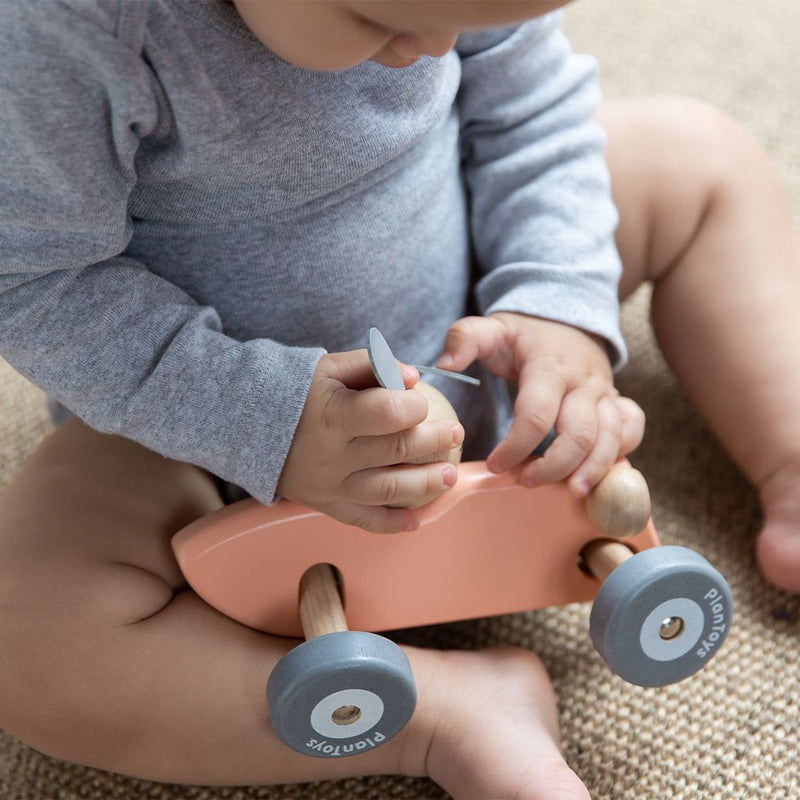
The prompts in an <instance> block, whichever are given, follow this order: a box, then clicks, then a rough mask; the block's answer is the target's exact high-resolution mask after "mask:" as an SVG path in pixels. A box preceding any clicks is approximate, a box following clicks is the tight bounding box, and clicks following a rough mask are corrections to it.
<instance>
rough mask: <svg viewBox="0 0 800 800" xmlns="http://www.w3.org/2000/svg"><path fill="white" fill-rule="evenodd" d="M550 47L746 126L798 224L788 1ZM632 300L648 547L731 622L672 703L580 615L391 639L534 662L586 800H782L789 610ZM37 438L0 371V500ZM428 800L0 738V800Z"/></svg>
mask: <svg viewBox="0 0 800 800" xmlns="http://www.w3.org/2000/svg"><path fill="white" fill-rule="evenodd" d="M567 29H568V31H569V32H570V34H571V36H572V39H573V42H574V43H575V45H576V48H577V49H580V50H585V51H592V52H594V53H596V54H597V55H598V57H599V59H600V62H601V66H602V71H603V77H604V83H605V87H606V94H607V95H608V96H621V95H629V94H640V93H652V92H670V93H676V92H677V93H688V94H692V95H694V96H698V97H702V98H705V99H707V100H710V101H712V102H714V103H715V104H717V105H719V106H722V107H723V108H725V109H726V110H728V111H729V112H730V113H732V114H733V115H734V116H736V117H737V118H738V119H740V120H741V121H742V122H743V123H745V125H746V126H747V127H748V128H749V129H750V130H751V132H752V133H753V134H754V135H755V136H756V137H757V138H758V139H759V140H760V141H761V142H762V143H763V144H764V146H765V147H767V148H768V149H769V151H770V152H771V153H772V155H773V157H774V159H775V161H776V163H777V165H778V167H779V170H780V171H781V174H782V175H783V177H784V179H785V181H786V184H787V187H788V189H789V192H790V196H791V199H792V202H793V207H794V210H795V215H796V217H797V218H798V219H800V102H798V101H799V100H800V92H799V91H798V88H797V85H796V81H797V76H798V75H800V48H799V47H798V44H800V3H798V2H797V0H769V2H766V3H755V2H753V1H752V0H670V1H669V2H666V0H583V2H581V3H579V4H578V5H577V6H575V7H574V8H572V9H571V10H570V11H569V13H568V19H567ZM647 299H648V298H647V294H646V292H640V293H639V294H638V295H637V296H636V297H635V298H634V299H633V301H632V302H630V303H628V305H627V307H626V308H625V310H624V325H625V330H626V333H627V336H628V339H629V342H630V345H631V350H632V364H631V366H630V367H629V368H628V369H627V370H626V371H625V373H624V374H623V375H622V376H621V379H620V383H621V385H622V388H623V390H624V391H625V392H627V393H629V394H631V395H632V396H633V397H635V398H636V399H637V400H638V401H639V402H640V403H641V404H642V405H643V406H644V408H645V410H646V412H647V415H648V432H647V436H646V439H645V442H644V445H643V446H642V447H641V449H640V451H639V452H638V454H637V455H636V456H635V458H634V462H635V464H636V465H637V466H638V467H639V468H640V469H641V470H642V471H643V472H644V474H645V475H646V477H647V479H648V482H649V484H650V487H651V491H652V494H653V500H654V519H655V522H656V526H657V528H658V529H659V532H660V535H661V538H662V540H663V541H665V542H667V543H675V544H681V545H686V546H689V547H692V548H693V549H695V550H697V551H699V552H700V553H702V554H704V555H705V556H706V557H707V558H708V559H709V560H710V561H712V563H714V564H715V565H716V566H717V567H718V568H719V569H720V570H721V571H722V572H723V573H724V574H725V575H726V576H727V578H728V580H729V582H730V584H731V588H732V590H733V593H734V596H735V599H736V603H737V607H736V612H737V613H736V619H735V627H734V630H733V632H732V633H731V635H730V637H729V638H728V641H727V643H726V645H725V646H724V649H723V651H722V653H721V654H720V655H719V656H718V657H717V658H716V659H715V660H714V661H712V662H711V664H710V665H709V666H708V667H707V668H706V669H705V670H704V671H703V672H701V673H699V674H698V675H696V676H694V677H693V678H691V679H689V680H687V681H685V682H684V683H682V684H679V685H677V686H673V687H670V688H666V689H661V690H652V689H651V690H646V689H640V688H636V687H633V686H630V685H627V684H625V683H623V682H622V681H621V680H620V679H618V678H616V677H615V676H613V675H611V674H610V673H609V671H608V669H607V668H606V667H605V665H604V663H603V662H602V661H601V660H600V658H599V656H598V655H597V654H596V653H595V652H594V650H593V649H592V646H591V644H590V642H589V638H588V614H589V608H588V607H587V606H572V607H568V608H562V609H548V610H545V611H540V612H535V613H529V614H520V615H514V616H509V617H502V618H499V619H491V620H482V621H477V622H465V623H459V624H454V625H447V626H440V627H437V628H429V629H423V630H419V631H414V632H412V633H410V634H408V635H407V636H406V637H405V638H406V639H407V640H408V641H413V642H415V643H418V644H425V645H430V646H433V647H461V648H474V647H482V646H485V645H489V644H495V643H512V644H520V645H524V646H526V647H530V648H532V649H533V650H534V651H535V652H536V653H538V654H539V655H540V656H541V657H542V658H543V660H544V661H545V663H546V664H547V666H548V667H549V669H550V671H551V673H552V674H553V675H554V676H556V678H555V684H556V688H557V690H558V693H559V696H560V705H561V711H562V722H563V734H564V740H565V748H566V755H567V758H568V760H569V762H570V763H571V765H572V766H573V767H574V768H575V769H576V770H577V771H578V773H579V774H580V775H581V776H582V777H583V779H584V780H585V782H586V784H587V785H588V787H589V789H590V791H591V793H592V796H593V797H594V798H596V799H597V800H606V799H607V800H611V799H612V798H613V800H650V798H653V799H654V800H662V798H668V797H669V798H672V799H673V800H680V799H682V798H686V799H687V800H688V799H689V798H691V800H722V798H725V799H730V800H734V798H735V799H737V800H745V798H748V799H749V798H759V799H761V798H763V799H764V800H788V799H789V798H798V797H800V783H799V782H798V769H797V762H798V753H797V746H798V706H799V705H800V680H799V678H800V667H799V666H798V664H797V645H798V632H799V631H800V627H799V626H800V623H799V622H798V619H799V618H800V602H799V601H798V599H797V598H793V597H790V596H788V595H785V594H783V593H781V592H779V591H777V590H775V589H772V588H771V587H769V586H767V585H766V584H765V583H764V582H763V581H762V580H761V579H760V578H759V576H758V575H757V573H756V571H755V569H754V567H753V559H752V547H753V540H754V536H755V533H756V531H757V529H758V524H759V511H758V507H757V503H756V500H755V496H754V494H753V492H752V491H751V490H750V488H749V487H748V486H747V485H746V483H745V482H744V481H743V480H742V478H741V477H740V475H739V474H738V472H737V470H736V469H735V468H734V467H733V466H732V465H731V464H730V462H729V461H728V460H727V459H726V458H725V456H724V455H723V454H722V453H721V451H720V449H719V448H718V447H717V445H716V444H715V442H714V440H713V439H712V437H711V436H710V435H709V433H708V432H707V431H706V429H705V427H704V426H703V424H702V423H701V422H700V421H699V420H698V418H697V416H696V415H695V414H694V413H693V412H692V411H691V409H690V408H689V407H688V406H687V404H686V403H685V402H684V400H683V398H682V396H681V395H680V393H679V391H678V390H677V389H676V387H675V385H674V383H673V381H672V379H671V378H670V377H669V376H668V374H667V372H666V369H665V367H664V365H663V363H662V361H661V360H660V357H659V356H658V354H657V352H656V350H655V347H654V345H653V342H652V340H651V338H650V331H649V327H648V324H647ZM750 324H752V321H750ZM798 402H799V403H800V399H799V400H798ZM47 429H48V425H47V422H46V421H45V416H44V412H43V407H42V402H41V395H40V394H39V393H38V392H37V391H36V390H35V389H33V388H32V387H31V386H30V385H29V384H27V383H26V382H25V381H24V380H23V379H21V378H20V377H19V376H17V375H16V374H15V373H13V371H12V370H11V369H10V368H8V367H7V366H5V365H3V364H0V453H1V455H0V481H2V483H6V482H7V481H8V480H9V479H10V478H11V476H12V475H13V474H14V472H15V471H16V470H17V469H18V468H19V465H20V464H21V463H22V461H23V459H24V458H25V456H26V454H27V453H28V452H29V451H30V449H31V447H32V446H33V445H34V444H35V442H36V441H38V439H39V438H40V437H42V436H43V435H44V434H45V433H46V431H47ZM443 796H444V795H443V793H442V792H441V790H439V789H438V788H437V787H436V786H434V785H433V784H432V783H430V782H428V781H426V780H409V779H404V778H398V777H380V778H367V779H354V780H348V781H341V782H335V783H333V782H331V783H322V784H315V785H299V786H285V787H277V788H265V787H249V788H227V789H222V788H215V789H206V788H197V787H181V786H167V785H160V784H154V783H149V782H145V781H136V780H131V779H128V778H123V777H119V776H116V775H111V774H107V773H104V772H100V771H97V770H93V769H87V768H82V767H76V766H73V765H70V764H65V763H61V762H59V761H56V760H53V759H50V758H47V757H44V756H42V755H40V754H38V753H36V752H35V751H33V750H30V749H29V748H27V747H25V746H24V745H23V744H21V743H20V742H18V741H17V740H15V739H14V738H12V737H10V736H6V735H2V734H0V798H3V800H78V798H88V800H107V799H108V798H120V799H121V800H125V799H126V798H139V797H142V798H145V797H146V798H152V799H153V800H188V798H192V799H193V800H218V799H221V798H229V800H244V799H245V798H264V799H269V800H277V798H319V799H320V800H322V798H325V800H334V798H337V799H339V798H365V799H366V798H370V800H386V799H387V798H393V799H395V800H401V799H404V800H411V798H414V799H415V800H417V799H419V798H441V797H443ZM476 800H485V799H483V798H478V799H476Z"/></svg>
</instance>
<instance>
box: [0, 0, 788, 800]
mask: <svg viewBox="0 0 800 800" xmlns="http://www.w3.org/2000/svg"><path fill="white" fill-rule="evenodd" d="M559 5H562V3H559V2H545V1H544V0H491V1H487V2H480V0H463V1H462V0H446V1H445V2H440V1H438V0H427V1H426V2H415V1H414V0H385V2H363V1H362V2H359V1H358V0H325V1H321V2H315V1H312V0H306V1H305V2H292V0H288V1H286V2H284V1H283V0H272V1H270V2H266V1H264V0H237V2H236V3H235V4H233V5H232V4H229V3H226V2H223V1H222V0H203V1H202V2H201V1H200V0H160V2H159V1H157V0H151V1H149V2H134V1H133V0H117V1H116V2H114V1H112V0H107V2H89V0H73V2H71V3H62V4H58V5H54V4H52V3H49V2H42V3H37V2H33V0H30V2H26V3H17V4H6V5H3V6H2V7H0V38H2V40H3V41H2V46H0V65H2V67H3V69H2V73H0V74H2V75H3V76H4V77H3V80H2V83H0V93H1V94H2V102H3V108H4V109H5V110H6V111H5V112H4V119H3V120H2V121H0V128H2V130H3V133H4V136H3V137H2V139H1V140H0V141H2V142H3V144H2V145H0V146H2V147H4V148H5V150H4V156H3V163H4V165H5V166H4V174H3V176H2V178H0V180H2V181H3V192H2V193H0V196H1V197H2V198H3V200H2V202H3V203H4V205H3V215H2V220H1V221H0V242H2V251H0V258H1V259H2V275H3V279H2V287H3V294H2V297H0V307H1V308H2V312H3V313H2V314H0V341H2V352H3V355H4V356H5V357H6V358H7V359H8V360H9V361H10V362H11V363H12V364H13V365H15V366H16V367H17V368H18V369H19V370H20V371H21V372H23V373H24V374H26V375H27V376H28V377H30V378H31V379H32V380H33V381H35V382H36V383H38V384H39V385H40V386H42V388H44V389H45V390H46V391H47V392H48V393H49V394H50V396H51V397H52V398H53V400H54V411H55V413H56V415H57V418H58V419H59V420H65V421H63V424H61V425H60V426H59V427H58V428H57V429H56V431H55V432H54V433H53V434H52V435H51V436H50V437H48V438H47V439H46V440H45V441H44V442H43V444H42V445H41V446H40V447H39V448H38V449H37V451H36V452H35V453H34V454H33V455H32V457H31V458H30V460H29V461H28V463H27V464H26V465H25V467H24V468H23V469H22V471H21V472H20V474H19V475H18V476H17V477H16V479H15V480H14V482H13V483H12V484H11V485H10V486H9V487H8V488H7V490H6V491H5V492H4V493H3V495H2V497H0V545H1V546H2V564H3V579H4V580H3V583H2V586H3V589H2V592H3V594H2V599H3V603H4V604H5V608H6V609H7V613H6V614H5V622H4V626H3V636H4V640H3V642H2V648H0V652H2V653H3V657H4V662H5V663H4V665H3V667H4V668H3V669H2V670H1V671H0V675H2V703H0V708H2V716H0V724H2V725H3V727H4V728H6V729H7V730H9V731H10V732H12V733H14V734H16V735H18V736H19V737H21V738H22V739H23V740H25V741H27V742H29V743H30V744H31V745H32V746H34V747H36V748H38V749H41V750H43V751H45V752H47V753H51V754H53V755H56V756H58V757H61V758H65V759H68V760H73V761H77V762H81V763H85V764H91V765H94V766H99V767H102V768H105V769H111V770H116V771H119V772H124V773H127V774H132V775H137V776H141V777H146V778H151V779H156V780H165V781H177V782H184V783H204V784H206V783H217V784H219V783H223V784H234V783H247V784H255V783H261V784H269V783H281V782H287V781H292V782H295V781H312V780H319V779H324V778H337V777H344V776H347V775H360V774H405V775H428V776H430V777H431V778H432V779H433V780H435V781H437V782H438V783H439V784H441V785H442V786H443V787H444V788H445V789H446V790H447V791H448V792H450V794H452V795H453V796H454V797H456V798H459V797H463V798H475V797H481V798H483V797H526V798H528V797H529V798H548V800H551V799H553V798H555V799H556V800H557V799H558V798H565V799H566V798H576V797H588V794H587V792H586V790H585V788H584V787H583V786H582V784H581V782H580V780H579V779H578V777H577V776H576V775H575V774H574V773H573V772H572V771H571V770H570V769H569V767H568V766H567V764H566V763H565V762H564V760H563V758H562V756H561V754H560V751H559V743H558V726H557V713H556V708H555V703H554V699H553V695H552V690H551V688H550V685H549V681H548V680H547V676H546V675H545V673H544V670H543V668H542V666H541V664H540V663H539V662H538V660H537V659H536V658H535V657H534V656H533V655H532V654H531V653H529V652H527V651H524V650H519V649H512V648H509V649H502V650H492V651H488V652H479V653H472V652H464V653H461V652H458V653H455V652H436V651H430V650H418V649H414V648H405V649H406V652H407V654H408V656H409V659H410V661H411V663H412V667H413V670H414V673H415V677H416V681H417V686H418V691H419V700H418V708H417V711H416V712H415V715H414V717H413V718H412V720H411V722H410V723H409V725H408V726H407V727H406V729H405V730H404V731H403V732H402V733H401V734H400V735H398V736H397V737H395V738H394V739H392V740H391V741H389V742H387V743H386V744H385V745H383V746H382V747H380V748H378V749H376V750H374V751H372V752H369V753H365V754H363V755H359V756H356V757H353V758H351V759H344V760H333V761H326V760H321V761H318V760H315V759H309V758H307V757H303V756H300V755H298V754H296V753H294V752H292V751H290V750H288V749H287V748H286V747H285V746H284V745H283V744H281V743H280V742H279V741H278V739H277V738H276V737H275V735H274V734H273V732H272V731H271V730H270V727H269V723H268V717H267V709H266V708H265V706H264V702H263V691H264V684H265V682H266V677H267V676H268V674H269V672H270V670H271V668H272V666H273V665H274V664H275V663H276V662H277V660H278V659H279V658H280V657H281V656H282V655H283V654H285V653H286V652H287V650H288V649H290V648H291V646H292V644H293V643H291V642H287V641H285V640H282V639H278V638H275V637H270V636H267V635H264V634H261V633H258V632H255V631H253V630H249V629H246V628H244V627H242V626H240V625H238V624H237V623H235V622H233V621H231V620H229V619H227V618H225V617H223V616H222V615H221V614H219V613H217V612H216V611H214V610H212V609H211V608H209V607H208V606H206V605H205V604H204V603H203V602H202V601H201V600H200V599H199V598H198V597H197V596H196V595H194V594H193V593H192V592H191V591H189V590H187V588H186V585H185V582H184V581H183V579H182V576H181V575H180V571H179V570H178V568H177V565H176V564H175V561H174V558H173V557H172V555H171V552H170V550H169V540H170V537H171V536H172V534H173V533H174V532H175V531H177V530H178V529H180V528H181V527H182V526H183V525H185V524H187V523H188V522H190V521H191V520H193V519H195V518H197V517H199V516H201V515H203V514H207V513H209V512H210V511H213V510H214V509H216V508H218V507H219V506H220V505H221V504H222V503H223V502H224V500H223V497H225V496H230V495H231V493H232V492H235V491H238V490H240V489H244V490H245V491H246V492H248V493H249V494H251V495H253V496H254V497H256V498H257V499H259V500H261V501H262V502H265V503H269V502H272V501H274V499H275V498H276V497H278V496H283V497H286V498H289V499H292V500H295V501H298V502H301V503H305V504H307V505H310V506H313V507H315V508H318V509H321V510H323V511H325V512H327V513H329V514H331V515H332V516H334V517H336V518H338V519H340V520H342V521H345V522H348V523H352V524H356V525H360V526H362V527H364V528H366V529H368V530H370V531H374V532H376V534H378V533H390V532H397V531H402V530H413V529H414V528H415V527H416V526H417V524H418V518H417V515H416V512H415V511H413V510H411V509H410V508H407V507H403V506H411V505H413V504H414V501H415V500H416V499H418V498H420V497H423V496H425V495H428V494H436V493H439V492H444V491H447V489H448V488H450V487H451V486H452V485H453V483H454V481H455V480H456V478H457V471H456V470H455V469H453V467H452V466H451V465H449V464H444V463H441V462H434V463H428V464H420V465H413V466H412V465H403V466H398V465H399V464H400V463H401V462H406V461H408V460H410V459H412V458H416V457H424V456H426V455H430V454H432V453H436V452H440V451H442V450H446V449H448V447H449V446H451V445H452V444H454V443H459V442H460V441H462V439H463V440H464V441H465V446H466V448H467V450H466V456H467V457H484V456H487V458H488V464H489V467H490V468H491V469H492V470H494V471H498V472H502V471H505V470H509V469H511V468H514V467H520V466H521V470H520V472H519V475H520V480H521V481H522V482H523V483H524V484H525V485H528V486H536V485H538V484H543V483H548V482H552V481H558V480H565V481H567V482H568V485H569V486H570V488H571V490H572V491H573V492H574V493H575V494H576V495H578V496H583V495H586V494H587V493H588V492H589V491H590V490H591V488H592V487H593V486H594V485H595V484H596V483H597V482H598V481H599V480H600V479H601V478H602V477H603V475H604V474H605V472H606V471H607V470H608V468H609V467H610V466H611V464H613V462H614V461H615V460H617V459H618V458H619V457H621V456H622V455H625V454H626V453H628V452H630V451H631V450H632V449H634V448H635V447H636V445H637V444H638V443H639V441H640V439H641V436H642V432H643V427H644V421H643V417H642V413H641V411H640V410H639V409H638V407H637V406H636V405H635V403H633V402H632V401H631V400H629V399H626V398H622V397H620V396H619V395H618V393H617V392H616V390H615V388H614V385H613V370H614V369H615V368H617V367H619V366H620V365H621V364H622V363H624V359H625V348H624V343H623V342H622V339H621V337H620V334H619V330H618V325H617V308H618V305H617V304H618V297H624V296H627V295H628V294H629V293H630V292H631V291H633V289H635V288H636V287H637V286H638V285H640V284H641V283H642V282H643V281H653V282H654V284H655V290H654V295H653V298H654V299H653V315H654V324H655V327H656V331H657V334H658V336H659V340H660V342H661V345H662V347H663V349H664V352H665V354H666V356H667V358H668V359H669V361H670V364H671V365H672V367H673V368H674V369H675V371H676V373H677V375H678V377H679V378H680V379H681V380H682V382H683V385H684V386H685V388H686V390H687V392H688V393H689V394H690V395H691V397H692V398H693V399H694V400H695V402H696V403H697V404H698V406H699V407H700V408H701V410H703V411H704V412H705V413H706V414H707V416H708V417H709V419H710V421H711V424H712V426H714V428H715V430H716V431H717V432H718V434H719V436H720V437H721V439H722V441H723V442H724V443H725V445H726V446H727V447H728V449H729V450H730V452H731V453H732V455H733V457H734V458H736V459H737V461H738V462H739V463H740V464H741V466H742V468H743V469H744V470H745V471H746V472H747V474H748V476H749V477H750V478H751V479H752V480H753V481H754V483H755V484H756V485H757V486H758V487H759V489H760V490H761V493H762V498H763V501H764V509H765V517H766V522H765V528H764V532H763V534H762V537H761V539H760V544H759V556H760V563H761V566H762V569H763V571H764V572H765V574H766V575H767V576H768V577H769V578H770V579H771V580H773V581H775V582H776V583H779V584H780V585H783V586H786V587H788V588H792V589H796V588H800V545H798V544H797V543H796V537H794V528H795V526H794V521H795V518H796V515H797V513H798V512H800V509H798V508H797V506H796V503H795V501H794V492H793V487H794V485H795V484H794V476H795V472H796V471H797V465H798V459H797V453H798V452H800V428H798V425H797V423H796V422H795V417H796V415H795V414H794V401H795V398H796V397H797V396H798V391H797V390H795V389H794V386H793V384H794V382H797V381H800V378H793V377H792V376H794V375H800V370H797V369H795V368H794V367H795V363H794V361H795V360H796V359H797V358H798V353H800V346H799V345H800V342H798V341H797V339H798V336H797V334H796V333H795V332H794V331H795V329H796V328H797V326H796V324H795V323H794V309H795V308H796V307H797V303H798V301H800V271H798V269H797V267H798V264H799V263H800V255H799V254H798V247H797V242H796V239H795V237H794V233H793V231H792V228H791V224H790V219H789V215H788V213H787V209H786V206H785V203H784V201H783V198H782V195H781V191H780V188H779V185H778V182H777V180H776V179H775V177H774V175H773V174H772V172H771V170H770V168H769V166H768V165H767V163H766V160H765V158H764V156H763V154H762V153H761V151H760V150H759V149H758V148H757V147H756V146H755V144H754V143H753V142H752V141H751V140H750V139H749V138H748V137H747V136H746V135H745V134H744V133H743V132H742V131H741V130H740V129H739V128H738V127H737V126H736V125H735V124H734V123H732V122H731V121H729V120H727V119H725V118H724V117H722V116H721V115H719V114H717V113H716V112H714V111H712V110H710V109H708V108H706V107H704V106H702V105H700V104H696V103H692V102H689V101H683V100H676V99H660V100H643V101H636V102H621V103H616V104H611V105H607V106H604V107H602V108H600V109H599V110H598V108H597V104H598V91H597V85H596V76H595V71H594V68H593V64H592V62H591V61H590V60H587V59H583V58H578V57H576V56H573V55H572V54H571V53H570V51H569V48H568V46H567V44H566V42H565V40H564V38H563V36H562V35H561V34H560V32H559V30H558V14H552V13H550V12H551V11H553V9H555V8H556V7H558V6H559ZM609 168H610V182H609ZM612 187H613V202H612V191H611V190H612ZM615 208H616V209H618V210H619V218H618V217H617V212H616V210H615ZM618 222H619V224H617V223H618ZM620 256H621V259H620ZM756 265H757V267H758V270H759V273H758V276H757V279H756V276H755V275H753V274H752V271H751V270H753V269H754V268H755V267H756ZM743 320H755V321H757V324H753V325H751V326H750V327H749V328H748V330H747V337H746V338H742V337H741V334H740V330H741V327H740V326H741V322H742V321H743ZM374 323H377V324H378V325H379V326H380V327H381V329H382V330H383V332H384V333H385V334H386V335H387V338H388V339H389V341H391V342H392V345H393V347H394V349H395V351H396V352H397V353H398V355H399V356H400V357H401V358H402V359H403V360H404V361H407V362H408V363H430V362H433V361H437V363H438V365H439V366H441V367H445V368H448V369H452V370H464V369H467V368H468V367H470V365H472V368H473V369H474V370H477V371H479V372H480V373H481V377H482V378H483V379H484V380H483V384H482V388H481V390H480V393H478V390H475V389H474V388H472V387H464V388H461V386H460V385H457V386H455V387H448V388H449V390H448V394H450V395H451V400H452V401H453V403H454V405H455V406H456V408H457V409H458V411H459V416H460V419H461V422H462V424H453V423H452V422H445V421H442V420H431V421H424V419H425V416H426V411H427V407H426V402H425V400H424V398H422V397H421V395H419V394H418V393H415V392H397V391H389V390H385V389H378V388H375V383H374V380H373V379H372V376H371V372H370V369H369V362H368V359H367V356H366V354H365V352H364V351H363V349H360V348H361V347H362V345H363V340H364V335H365V332H366V330H367V328H368V327H369V325H370V324H374ZM403 370H404V375H405V380H406V385H407V386H409V387H410V386H413V384H414V383H415V382H416V381H417V380H418V377H419V376H418V374H417V372H416V370H414V369H413V368H411V367H407V366H404V367H403ZM503 379H511V380H514V381H515V382H516V384H517V387H518V388H517V393H516V398H515V401H514V404H513V414H512V413H511V412H510V410H509V408H508V406H507V405H506V403H505V402H504V399H503V394H502V391H501V382H502V380H503ZM56 401H57V403H58V406H57V407H56V406H55V402H56ZM551 428H555V431H556V434H557V435H556V438H555V440H554V442H553V444H552V445H551V446H550V448H549V449H548V451H547V453H546V455H545V456H544V457H543V458H540V459H536V460H532V461H531V460H529V459H528V456H529V454H530V453H531V452H532V450H533V449H534V448H535V447H536V445H537V444H538V443H539V442H541V440H542V439H543V438H544V437H545V435H546V434H547V433H548V431H550V429H551ZM164 456H167V458H164ZM237 487H238V488H237Z"/></svg>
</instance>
